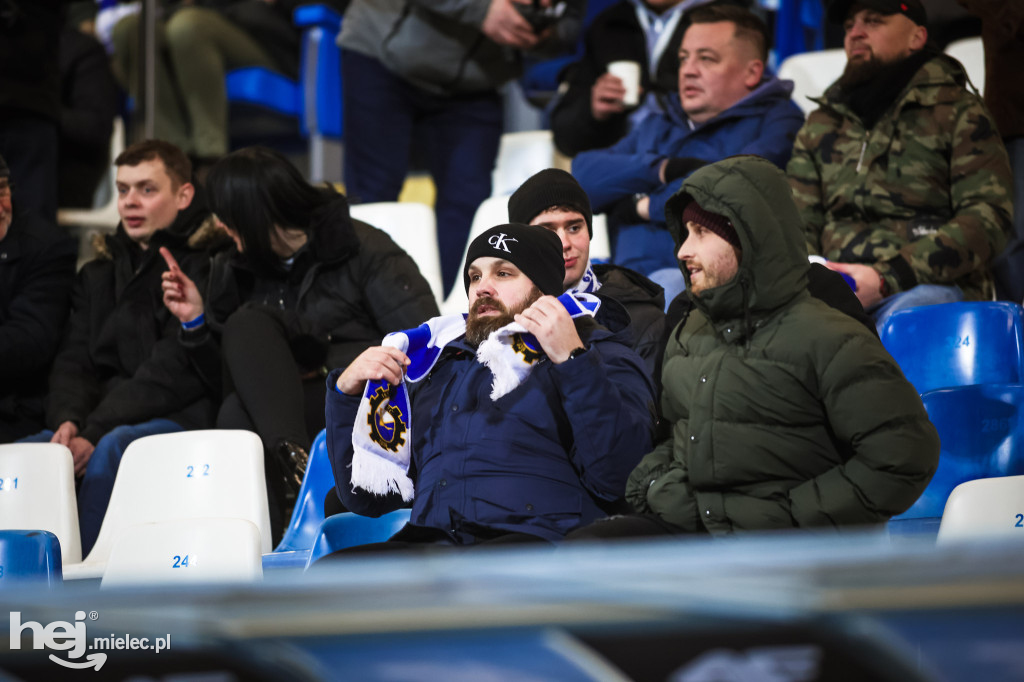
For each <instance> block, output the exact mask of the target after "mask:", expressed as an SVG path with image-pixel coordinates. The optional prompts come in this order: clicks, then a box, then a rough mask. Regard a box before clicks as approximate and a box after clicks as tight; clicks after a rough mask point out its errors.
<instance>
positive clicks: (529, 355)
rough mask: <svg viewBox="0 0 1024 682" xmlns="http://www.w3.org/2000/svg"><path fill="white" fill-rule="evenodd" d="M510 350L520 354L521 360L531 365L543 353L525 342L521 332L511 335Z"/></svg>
mask: <svg viewBox="0 0 1024 682" xmlns="http://www.w3.org/2000/svg"><path fill="white" fill-rule="evenodd" d="M512 350H514V351H515V352H516V353H518V354H519V355H521V356H522V358H523V362H525V363H526V364H528V365H532V364H533V363H535V362H537V361H538V360H540V359H541V357H543V353H541V352H540V351H539V350H537V349H535V348H534V347H533V346H531V345H530V344H528V343H527V342H526V339H524V338H523V335H522V334H513V335H512Z"/></svg>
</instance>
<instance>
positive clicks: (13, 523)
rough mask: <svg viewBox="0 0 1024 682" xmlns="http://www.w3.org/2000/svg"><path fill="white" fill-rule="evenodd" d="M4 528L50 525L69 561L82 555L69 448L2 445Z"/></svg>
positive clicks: (0, 510) (0, 504) (0, 492)
mask: <svg viewBox="0 0 1024 682" xmlns="http://www.w3.org/2000/svg"><path fill="white" fill-rule="evenodd" d="M0 528H4V529H32V530H43V531H49V532H50V533H53V534H54V535H55V536H57V539H58V540H59V541H60V552H61V559H62V561H63V563H64V564H65V565H67V564H73V563H78V562H79V561H81V560H82V541H81V536H80V535H79V532H78V505H77V503H76V501H75V470H74V462H73V459H72V456H71V451H70V450H68V449H67V448H66V447H64V446H63V445H60V444H58V443H12V444H10V445H0Z"/></svg>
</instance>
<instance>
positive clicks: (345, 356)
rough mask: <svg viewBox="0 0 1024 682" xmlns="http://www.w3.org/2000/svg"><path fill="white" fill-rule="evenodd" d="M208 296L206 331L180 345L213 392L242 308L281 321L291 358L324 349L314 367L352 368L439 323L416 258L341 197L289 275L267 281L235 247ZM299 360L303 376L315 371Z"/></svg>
mask: <svg viewBox="0 0 1024 682" xmlns="http://www.w3.org/2000/svg"><path fill="white" fill-rule="evenodd" d="M205 289H206V291H205V294H204V308H205V315H206V322H207V324H205V325H203V326H202V327H200V328H199V329H198V330H195V331H193V332H185V333H183V334H182V339H183V341H184V342H185V344H186V345H187V346H188V347H190V349H191V352H192V353H193V357H194V358H196V361H197V362H198V363H199V364H201V365H202V366H203V367H204V368H205V370H204V374H205V375H206V377H207V380H208V381H209V382H210V383H211V384H213V383H215V382H219V373H220V369H219V367H218V365H217V363H219V352H220V351H219V336H220V332H221V330H222V329H223V325H224V323H225V322H226V321H227V319H228V318H229V317H230V316H231V314H232V313H234V312H235V311H236V310H238V309H239V308H240V307H242V306H256V307H259V308H262V309H265V310H270V311H274V312H275V314H277V315H279V316H281V317H282V318H283V319H284V320H285V321H286V328H287V329H289V330H290V333H291V335H292V338H291V339H290V341H292V350H293V352H294V351H296V350H297V343H296V342H297V340H298V338H299V337H302V339H303V340H304V341H305V342H306V343H304V344H303V346H304V347H305V348H307V349H308V348H309V347H310V345H311V344H315V343H316V342H319V343H320V344H321V345H323V347H324V348H323V351H324V352H325V353H326V360H324V359H323V358H318V361H317V366H318V365H319V364H320V363H323V364H324V365H325V366H326V367H329V368H333V367H345V366H347V365H348V364H349V363H350V362H352V360H354V359H355V357H356V356H357V355H359V354H360V353H361V352H363V351H364V350H365V349H366V348H369V347H370V346H373V345H377V344H379V343H380V341H381V339H383V338H384V336H385V335H386V334H387V333H389V332H392V331H398V330H401V329H409V328H411V327H416V326H418V325H419V324H421V323H422V322H425V321H426V320H428V319H429V318H431V317H434V316H436V315H438V310H437V302H436V301H435V300H434V295H433V294H432V293H431V291H430V285H429V284H427V282H426V280H424V279H423V276H422V275H421V274H420V271H419V268H418V267H416V263H415V262H414V261H413V260H412V258H410V257H409V256H408V255H407V254H406V253H405V252H404V251H402V249H401V248H399V247H398V246H397V245H396V244H395V243H394V242H393V241H392V240H391V238H390V237H389V236H388V235H387V234H386V233H384V232H382V231H381V230H378V229H377V228H375V227H371V226H370V225H367V224H366V223H363V222H360V221H358V220H353V219H352V218H351V217H350V216H349V212H348V202H347V201H346V200H345V197H344V196H342V195H340V194H339V195H337V196H336V198H334V199H333V200H332V201H330V202H329V203H327V204H326V205H324V206H323V207H322V208H321V209H319V210H317V211H316V212H315V213H314V216H313V225H312V230H311V232H310V239H309V242H308V243H307V244H306V246H304V247H303V248H302V249H300V250H299V252H297V254H296V256H295V261H294V265H293V266H292V268H291V270H290V271H288V272H283V271H282V272H280V273H277V274H276V275H267V274H262V273H260V272H258V271H257V270H256V269H255V268H253V267H252V266H251V265H250V264H249V263H248V262H247V261H246V259H245V257H244V255H243V254H240V253H238V251H237V250H235V248H234V247H232V248H230V249H226V250H223V251H220V252H219V253H217V254H216V255H215V256H214V257H213V258H212V259H211V262H210V274H209V278H208V280H207V284H206V287H205ZM313 354H315V353H311V355H313ZM296 360H298V361H299V363H300V365H306V367H304V368H305V369H315V368H316V367H315V366H312V364H311V363H306V362H303V361H302V358H299V357H296Z"/></svg>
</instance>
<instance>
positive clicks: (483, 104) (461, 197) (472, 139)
mask: <svg viewBox="0 0 1024 682" xmlns="http://www.w3.org/2000/svg"><path fill="white" fill-rule="evenodd" d="M423 58H424V59H430V55H423ZM341 69H342V78H343V80H344V82H345V87H344V92H343V99H344V107H345V119H344V124H343V125H344V135H345V155H344V164H345V190H346V192H347V193H348V196H349V199H350V200H351V201H352V202H353V203H361V202H375V201H396V200H397V199H398V193H399V192H400V191H401V189H402V184H403V183H404V182H405V176H406V175H407V174H408V171H409V159H410V155H411V153H412V152H413V151H414V147H415V151H417V152H420V154H421V156H422V161H423V163H425V164H426V167H427V170H428V171H429V172H430V176H431V177H432V178H433V180H434V185H435V187H436V188H437V199H436V201H435V203H434V210H435V213H436V216H437V245H438V248H439V250H440V253H441V276H442V279H443V284H444V290H445V291H444V293H445V294H447V293H448V291H449V290H450V289H451V287H452V284H453V283H454V282H455V280H456V276H457V275H458V274H459V273H458V269H459V263H460V262H461V261H462V252H463V251H465V249H466V241H467V239H468V237H469V229H470V226H471V225H472V223H473V215H474V214H475V213H476V209H477V207H479V206H480V204H481V203H482V202H483V200H484V199H486V198H488V197H489V196H490V195H491V173H492V172H493V170H494V162H495V160H496V159H497V157H498V144H499V142H500V141H501V132H502V128H503V117H504V112H503V109H502V102H501V97H500V95H499V94H498V92H497V90H494V91H490V92H483V93H474V94H461V95H451V96H443V95H435V94H432V93H430V92H427V91H426V90H421V89H420V88H417V87H415V86H413V85H410V84H409V83H407V82H406V81H404V80H402V79H401V78H399V77H397V76H395V75H394V74H393V73H391V72H390V71H388V70H387V68H385V67H384V65H383V64H381V63H380V62H379V61H377V60H376V59H372V58H370V57H367V56H366V55H363V54H359V53H358V52H351V51H349V50H342V59H341ZM459 281H460V286H461V279H460V280H459Z"/></svg>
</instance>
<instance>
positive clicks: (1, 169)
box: [0, 156, 11, 178]
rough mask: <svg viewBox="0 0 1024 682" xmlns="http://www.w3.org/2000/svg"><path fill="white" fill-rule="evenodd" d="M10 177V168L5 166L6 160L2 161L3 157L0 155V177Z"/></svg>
mask: <svg viewBox="0 0 1024 682" xmlns="http://www.w3.org/2000/svg"><path fill="white" fill-rule="evenodd" d="M9 177H11V169H10V168H8V167H7V162H6V161H4V157H3V156H0V178H9Z"/></svg>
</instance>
